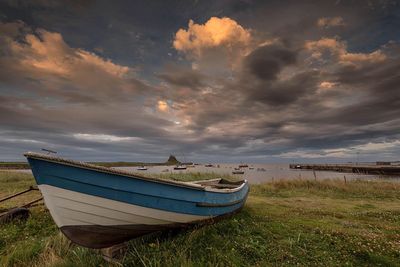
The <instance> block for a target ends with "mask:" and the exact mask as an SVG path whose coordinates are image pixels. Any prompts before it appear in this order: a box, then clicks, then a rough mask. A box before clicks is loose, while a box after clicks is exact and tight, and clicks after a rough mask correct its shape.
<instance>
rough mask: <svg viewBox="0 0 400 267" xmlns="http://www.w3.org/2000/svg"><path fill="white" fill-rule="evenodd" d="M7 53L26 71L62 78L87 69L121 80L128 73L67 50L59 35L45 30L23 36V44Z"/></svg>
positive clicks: (87, 54)
mask: <svg viewBox="0 0 400 267" xmlns="http://www.w3.org/2000/svg"><path fill="white" fill-rule="evenodd" d="M10 50H11V52H12V54H13V55H14V56H15V57H16V58H18V59H19V61H20V64H21V65H24V66H25V67H27V68H32V69H37V70H39V71H43V72H47V73H54V74H59V75H64V76H69V75H74V72H76V71H77V70H79V71H81V70H87V69H90V70H92V71H93V72H105V73H107V74H110V75H114V76H117V77H122V76H123V75H126V74H127V73H128V72H129V70H130V69H129V67H126V66H120V65H117V64H114V63H113V62H111V61H110V60H104V59H102V58H100V57H99V56H96V55H95V54H93V53H90V52H87V51H85V50H83V49H79V48H78V49H74V48H70V47H69V46H68V45H67V44H66V43H65V42H64V40H63V38H62V36H61V34H59V33H54V32H48V31H46V30H38V31H36V35H34V34H28V35H26V36H25V42H24V43H21V42H16V41H13V42H12V43H11V45H10Z"/></svg>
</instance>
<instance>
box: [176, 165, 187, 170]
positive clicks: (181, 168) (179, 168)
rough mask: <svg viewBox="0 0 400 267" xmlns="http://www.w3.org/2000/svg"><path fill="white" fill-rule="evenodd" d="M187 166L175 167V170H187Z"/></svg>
mask: <svg viewBox="0 0 400 267" xmlns="http://www.w3.org/2000/svg"><path fill="white" fill-rule="evenodd" d="M186 168H187V167H186V165H176V166H175V167H174V170H186Z"/></svg>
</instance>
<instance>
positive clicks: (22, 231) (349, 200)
mask: <svg viewBox="0 0 400 267" xmlns="http://www.w3.org/2000/svg"><path fill="white" fill-rule="evenodd" d="M192 178H193V177H191V176H190V175H181V176H179V177H174V179H181V180H186V179H192ZM196 178H200V179H202V178H204V177H202V175H200V174H197V177H196ZM31 184H34V181H33V179H32V176H31V175H29V174H22V173H13V172H0V198H1V197H4V196H6V195H8V194H11V193H13V192H16V191H18V190H21V189H25V188H26V187H27V186H29V185H31ZM30 194H31V193H30ZM35 194H39V193H38V192H33V193H32V195H30V196H26V197H24V198H25V199H22V200H20V201H26V200H28V198H29V199H33V198H35V197H36V196H34V195H35ZM17 204H18V203H17V202H13V203H9V204H8V206H13V205H17ZM1 207H2V208H4V207H5V206H4V205H3V206H1ZM0 257H1V260H0V265H1V266H108V265H109V263H107V262H105V261H104V260H103V259H102V257H101V256H100V255H99V253H98V252H97V251H94V250H90V249H85V248H82V247H78V246H75V245H72V244H70V243H69V241H68V240H67V239H66V238H64V237H63V236H62V234H60V232H59V231H58V229H57V227H56V226H55V225H54V223H53V221H52V219H51V217H50V215H49V213H48V212H47V210H46V209H45V207H44V206H38V207H35V208H33V209H32V216H31V217H30V218H29V219H28V220H27V221H26V222H18V223H10V224H6V225H1V226H0ZM114 265H116V264H114ZM121 265H123V266H294V265H300V266H400V184H395V183H390V182H366V181H365V182H362V181H353V182H348V183H346V184H345V183H344V182H342V181H339V180H337V181H336V180H329V181H305V180H295V181H275V182H271V183H267V184H263V185H256V186H252V187H251V194H250V196H249V199H248V201H247V203H246V206H245V208H244V209H243V210H242V212H240V213H239V214H237V215H235V216H234V217H232V218H230V219H226V220H224V221H221V222H219V223H216V224H214V225H208V226H204V227H201V228H196V229H192V230H186V231H179V232H167V233H155V234H152V235H149V236H146V237H143V238H138V239H135V240H132V241H130V242H129V246H128V250H127V252H126V253H125V255H124V257H123V258H122V261H121ZM116 266H118V265H116Z"/></svg>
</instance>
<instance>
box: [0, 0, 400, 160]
mask: <svg viewBox="0 0 400 267" xmlns="http://www.w3.org/2000/svg"><path fill="white" fill-rule="evenodd" d="M60 3H61V2H58V1H38V2H34V3H33V2H32V3H25V2H19V1H11V2H7V1H5V2H3V3H1V4H0V7H1V8H0V10H1V11H0V20H1V21H2V23H0V32H1V35H0V65H1V66H6V67H3V68H0V149H1V153H0V155H1V158H0V160H1V159H3V160H4V159H13V160H15V159H20V158H21V154H22V153H23V152H24V151H26V150H39V149H40V148H41V147H48V148H53V149H55V150H57V151H59V152H60V153H61V154H62V155H66V156H69V157H75V158H80V159H84V160H110V159H112V160H117V159H118V160H119V159H120V160H159V161H163V160H165V157H164V156H165V155H168V154H170V153H176V154H178V155H179V154H185V156H187V157H188V158H191V159H193V160H203V161H210V160H214V161H221V160H224V161H229V160H233V161H235V160H238V159H240V158H241V157H248V158H250V159H262V160H268V159H269V160H271V159H274V158H275V159H278V160H279V159H280V160H285V159H286V158H291V157H305V158H307V157H329V158H330V159H332V158H335V157H337V158H342V157H346V156H347V157H349V156H351V155H353V154H354V153H355V152H354V151H362V152H363V153H364V154H366V155H368V156H367V158H368V159H371V160H375V159H377V156H376V155H374V153H375V154H378V155H383V152H384V156H385V157H387V158H389V159H393V158H396V157H398V155H399V154H400V145H399V140H400V136H399V133H400V126H399V125H400V124H399V119H398V118H399V117H400V108H399V107H400V93H399V92H400V91H399V86H400V76H399V74H398V70H399V69H400V63H399V62H400V61H399V56H398V55H399V51H400V45H399V44H398V41H399V40H398V39H396V38H398V36H397V37H396V36H395V35H394V34H393V32H395V31H396V30H397V28H395V26H396V25H397V24H396V23H397V22H396V18H398V10H399V6H398V5H396V4H393V3H392V2H389V1H379V2H372V6H373V7H374V8H373V9H372V8H370V7H371V5H370V6H368V5H367V4H366V3H364V2H363V1H352V2H343V1H339V2H338V1H323V2H321V3H318V4H315V3H314V4H311V3H307V2H302V3H299V2H298V1H288V2H286V3H282V2H279V1H269V2H253V1H246V2H243V1H222V2H215V3H214V2H213V3H211V4H210V3H203V2H185V3H181V2H169V3H154V4H151V5H147V4H146V5H144V4H143V3H138V2H129V3H128V2H127V3H125V4H121V3H117V4H113V5H110V4H107V3H105V2H104V3H97V2H92V1H87V2H86V3H85V4H80V3H75V1H71V2H62V3H61V4H60ZM212 16H217V17H220V18H222V17H224V16H226V17H229V18H230V24H229V25H235V24H234V23H233V22H236V23H237V25H240V26H241V27H242V28H243V29H244V30H245V32H247V33H249V34H250V35H251V38H250V36H247V37H246V40H245V41H243V42H240V44H241V45H240V47H236V46H235V47H233V46H232V43H234V41H235V38H236V39H237V38H238V37H237V36H231V35H229V33H231V32H232V29H231V30H229V29H227V30H225V31H224V34H225V35H226V36H228V37H229V38H227V39H226V40H229V42H226V43H222V44H221V43H219V42H218V38H217V37H218V36H219V35H218V31H216V32H213V34H211V35H210V36H214V37H215V38H216V39H215V40H214V39H213V40H211V41H210V40H208V39H207V38H208V37H209V35H207V34H205V33H206V32H207V31H204V32H201V33H197V35H196V36H197V37H199V38H197V39H196V38H194V36H191V37H190V36H189V37H187V38H186V37H185V36H184V37H185V38H183V39H184V40H187V41H189V44H191V45H192V46H193V47H203V48H204V47H205V48H204V49H202V50H201V51H200V52H201V53H199V54H198V55H196V56H195V57H194V56H193V55H192V57H190V56H188V55H187V54H185V53H183V52H182V51H181V52H179V51H176V50H175V49H174V46H173V41H174V36H175V33H176V32H177V31H178V30H179V29H187V27H188V26H187V25H188V22H189V20H190V19H192V20H194V21H195V23H196V25H204V23H206V22H207V21H209V19H210V18H211V17H212ZM320 19H322V21H324V25H323V27H322V26H318V21H319V20H320ZM328 24H329V25H328ZM391 25H394V26H391ZM383 26H385V27H383ZM235 27H236V28H235V29H238V27H237V26H235ZM203 28H204V27H203ZM204 29H205V28H204ZM384 29H386V30H384ZM207 30H215V28H214V27H213V25H208V26H207ZM244 30H243V31H244ZM225 35H224V36H225ZM200 36H201V38H200ZM200 39H201V40H200ZM310 42H313V43H312V44H313V45H310ZM209 44H212V45H213V47H211V48H210V47H208V46H209ZM189 48H190V47H189ZM189 48H188V49H189ZM189 50H190V49H189ZM189 50H188V51H189ZM185 51H186V50H185ZM190 51H191V50H190ZM192 52H193V51H192ZM240 160H243V159H240Z"/></svg>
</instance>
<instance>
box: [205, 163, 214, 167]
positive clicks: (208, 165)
mask: <svg viewBox="0 0 400 267" xmlns="http://www.w3.org/2000/svg"><path fill="white" fill-rule="evenodd" d="M204 167H207V168H210V167H214V165H212V164H206V165H204Z"/></svg>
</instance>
